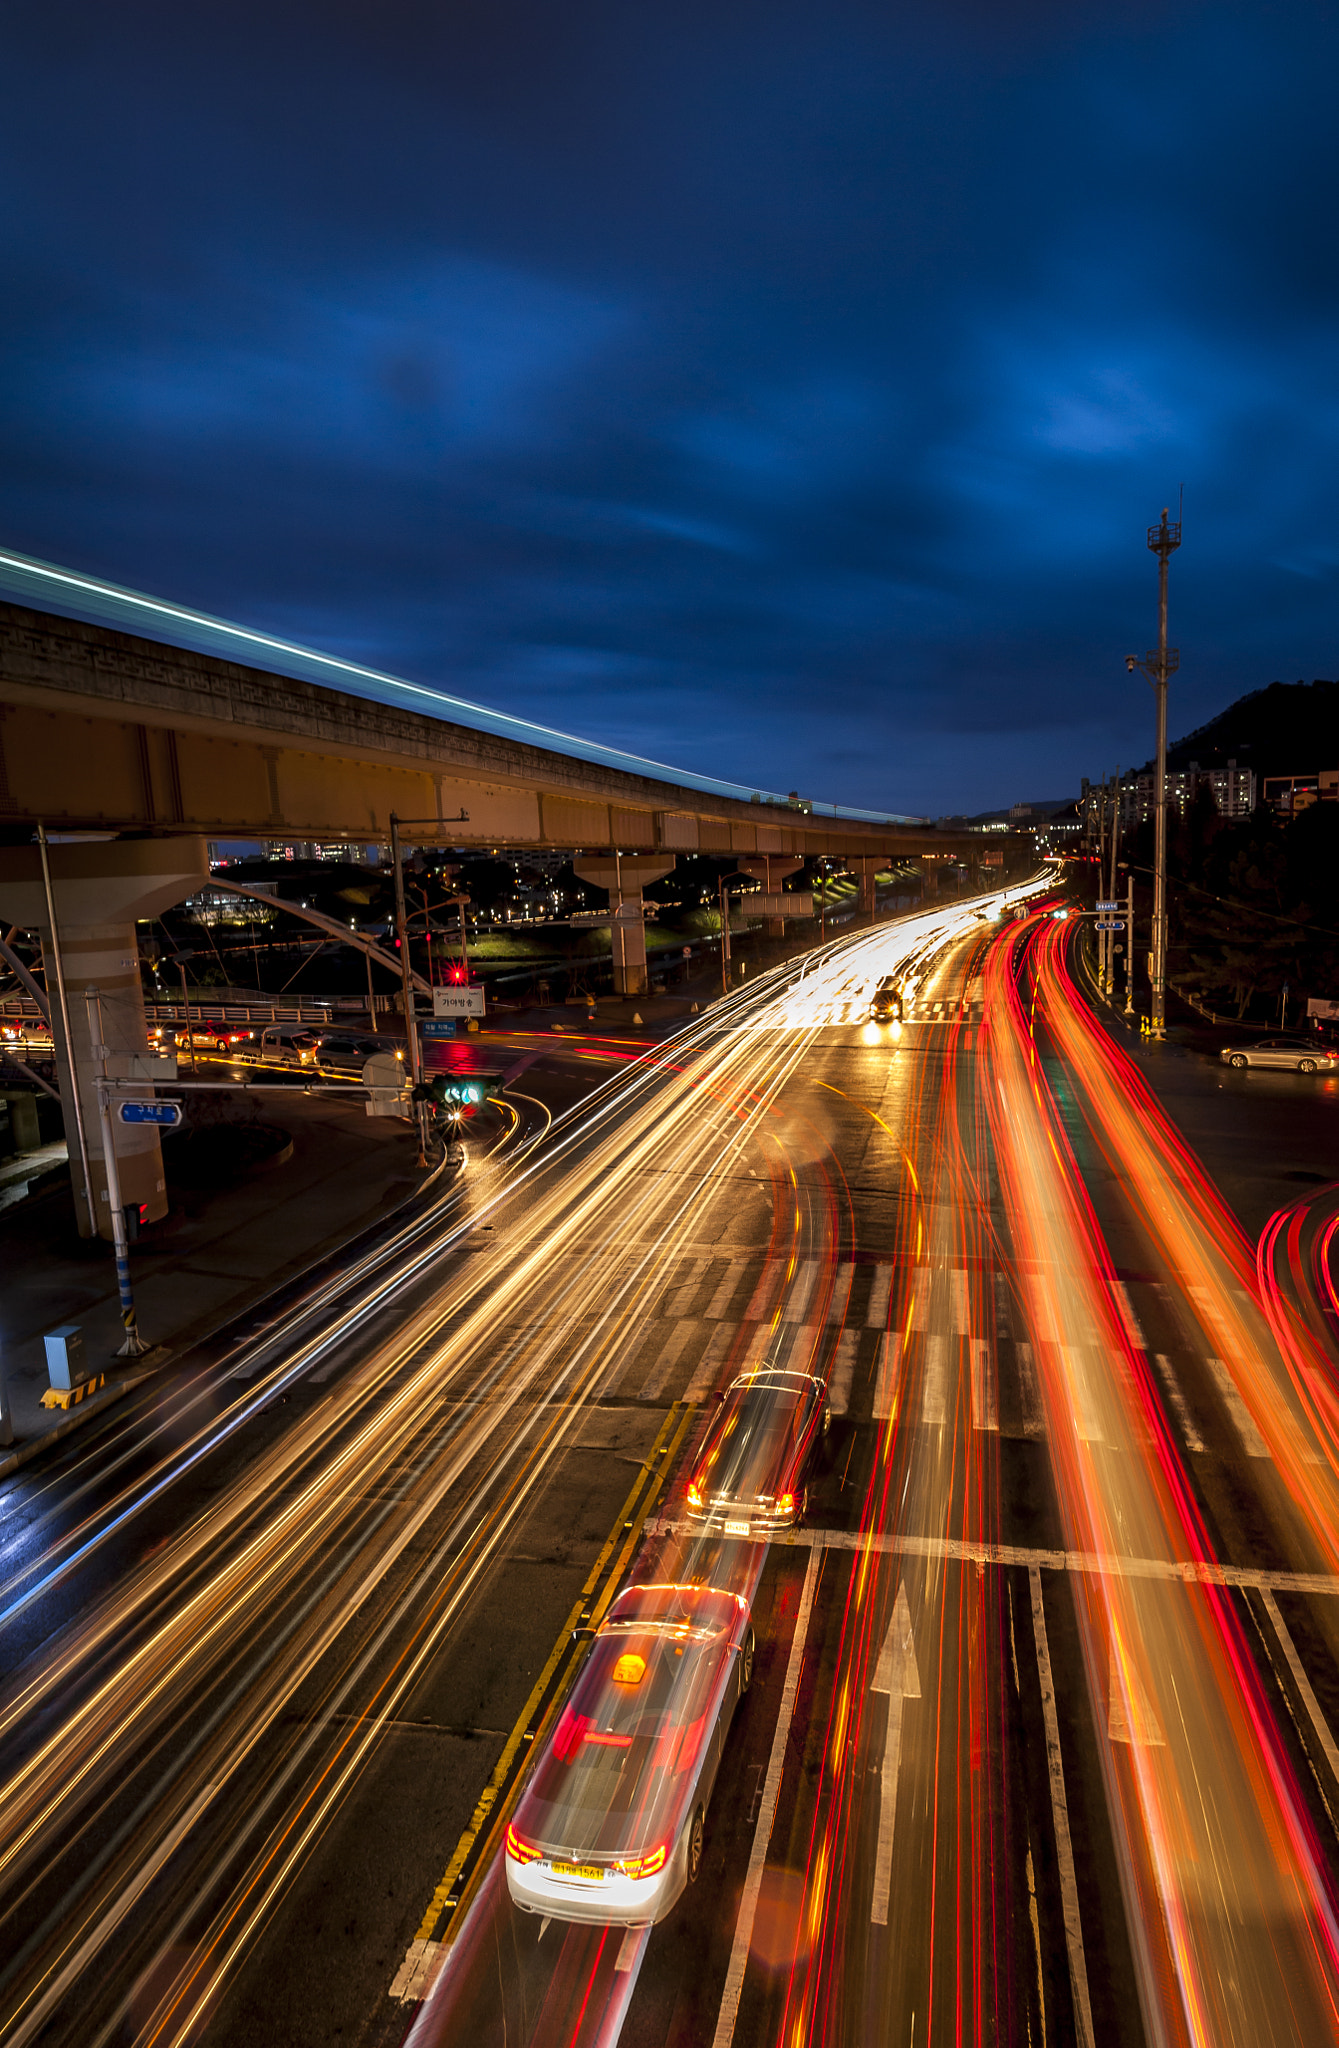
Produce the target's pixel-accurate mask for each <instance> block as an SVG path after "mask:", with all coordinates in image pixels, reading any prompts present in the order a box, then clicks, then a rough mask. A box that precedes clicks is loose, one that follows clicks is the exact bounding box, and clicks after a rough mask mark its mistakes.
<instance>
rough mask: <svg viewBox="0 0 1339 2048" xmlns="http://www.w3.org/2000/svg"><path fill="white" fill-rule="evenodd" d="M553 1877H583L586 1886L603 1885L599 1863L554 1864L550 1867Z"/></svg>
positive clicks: (602, 1871) (602, 1870) (603, 1874)
mask: <svg viewBox="0 0 1339 2048" xmlns="http://www.w3.org/2000/svg"><path fill="white" fill-rule="evenodd" d="M550 1868H551V1869H552V1871H553V1874H554V1876H555V1877H584V1878H585V1879H586V1881H587V1883H588V1884H603V1883H604V1877H605V1873H604V1869H603V1866H602V1865H601V1864H599V1863H554V1864H551V1865H550Z"/></svg>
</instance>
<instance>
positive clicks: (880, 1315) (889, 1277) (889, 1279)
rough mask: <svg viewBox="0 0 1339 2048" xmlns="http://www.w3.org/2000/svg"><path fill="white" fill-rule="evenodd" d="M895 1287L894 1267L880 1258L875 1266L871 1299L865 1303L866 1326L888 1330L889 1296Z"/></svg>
mask: <svg viewBox="0 0 1339 2048" xmlns="http://www.w3.org/2000/svg"><path fill="white" fill-rule="evenodd" d="M892 1287H893V1269H892V1266H891V1265H886V1264H885V1263H884V1261H883V1260H882V1259H880V1261H879V1263H878V1265H877V1266H876V1267H875V1268H874V1278H873V1280H872V1281H871V1282H870V1289H869V1300H868V1301H867V1302H866V1304H865V1328H866V1329H867V1330H886V1329H887V1328H888V1296H889V1295H890V1294H891V1292H892Z"/></svg>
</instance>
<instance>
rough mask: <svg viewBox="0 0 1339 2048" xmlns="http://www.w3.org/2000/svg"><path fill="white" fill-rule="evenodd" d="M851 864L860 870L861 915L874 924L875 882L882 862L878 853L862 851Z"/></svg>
mask: <svg viewBox="0 0 1339 2048" xmlns="http://www.w3.org/2000/svg"><path fill="white" fill-rule="evenodd" d="M850 865H851V866H852V867H853V868H858V869H859V871H860V915H861V916H862V917H867V918H868V919H869V921H870V923H871V924H872V923H873V922H874V917H875V889H874V883H875V878H876V877H877V875H878V872H879V868H880V866H881V862H880V861H879V858H878V856H877V855H876V854H868V853H862V854H861V855H860V856H859V858H858V859H856V860H853V861H851V863H850Z"/></svg>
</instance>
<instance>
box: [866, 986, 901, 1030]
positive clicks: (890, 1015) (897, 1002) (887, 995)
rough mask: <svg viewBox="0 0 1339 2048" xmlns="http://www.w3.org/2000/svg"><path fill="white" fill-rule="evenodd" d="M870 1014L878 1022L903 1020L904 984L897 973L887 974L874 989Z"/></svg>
mask: <svg viewBox="0 0 1339 2048" xmlns="http://www.w3.org/2000/svg"><path fill="white" fill-rule="evenodd" d="M869 1014H870V1016H871V1017H872V1018H873V1019H874V1021H875V1023H876V1024H888V1023H897V1024H900V1023H901V1021H902V984H901V982H900V981H899V980H898V978H897V976H896V975H895V974H885V975H884V977H883V980H882V981H881V982H880V983H879V985H878V987H877V988H876V989H875V991H874V996H873V999H872V1001H871V1003H870V1006H869Z"/></svg>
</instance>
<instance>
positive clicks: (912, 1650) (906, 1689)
mask: <svg viewBox="0 0 1339 2048" xmlns="http://www.w3.org/2000/svg"><path fill="white" fill-rule="evenodd" d="M869 1689H870V1691H871V1692H882V1693H887V1695H888V1722H887V1729H886V1732H885V1735H884V1739H883V1768H882V1770H881V1772H880V1775H879V1842H878V1848H877V1850H876V1852H875V1857H874V1895H873V1898H872V1900H871V1902H870V1909H869V1917H870V1920H871V1921H872V1922H873V1924H874V1925H875V1926H876V1927H886V1926H887V1925H888V1898H889V1894H890V1893H891V1891H892V1888H893V1828H894V1826H895V1824H896V1821H897V1776H898V1770H899V1768H900V1766H901V1762H902V1705H903V1702H904V1701H905V1700H918V1699H919V1698H920V1696H921V1675H920V1672H919V1670H918V1669H917V1667H916V1643H915V1638H914V1637H913V1635H912V1633H911V1605H910V1602H909V1601H908V1599H907V1584H906V1580H905V1579H902V1580H900V1581H899V1582H898V1588H897V1599H896V1600H895V1601H894V1603H893V1612H892V1618H891V1620H890V1621H889V1623H888V1633H887V1635H886V1636H885V1637H884V1639H883V1648H882V1649H881V1650H880V1652H879V1662H878V1667H877V1669H876V1671H875V1673H874V1677H873V1679H872V1681H871V1683H870V1688H869Z"/></svg>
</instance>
